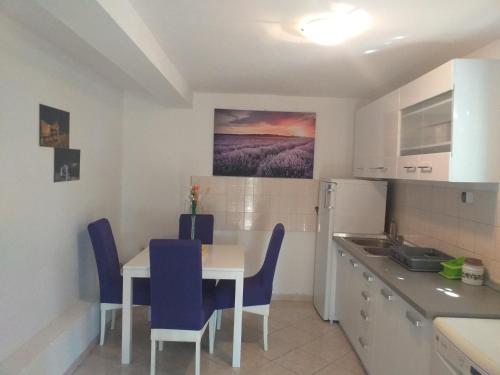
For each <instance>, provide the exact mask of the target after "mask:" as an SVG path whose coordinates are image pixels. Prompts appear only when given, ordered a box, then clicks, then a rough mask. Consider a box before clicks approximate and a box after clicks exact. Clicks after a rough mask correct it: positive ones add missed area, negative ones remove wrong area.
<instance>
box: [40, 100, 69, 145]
mask: <svg viewBox="0 0 500 375" xmlns="http://www.w3.org/2000/svg"><path fill="white" fill-rule="evenodd" d="M39 138H40V146H43V147H53V148H69V112H66V111H62V110H60V109H57V108H53V107H49V106H46V105H43V104H40V125H39Z"/></svg>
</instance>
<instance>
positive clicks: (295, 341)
mask: <svg viewBox="0 0 500 375" xmlns="http://www.w3.org/2000/svg"><path fill="white" fill-rule="evenodd" d="M269 337H273V338H278V339H281V340H283V341H286V342H288V343H289V344H290V345H292V346H294V347H298V346H301V345H304V344H306V343H308V342H309V341H312V340H314V339H315V338H317V337H318V335H317V334H316V335H313V334H310V333H307V332H304V331H303V330H300V329H298V328H295V327H293V326H290V327H287V328H283V329H280V330H279V331H275V332H273V333H271V334H269Z"/></svg>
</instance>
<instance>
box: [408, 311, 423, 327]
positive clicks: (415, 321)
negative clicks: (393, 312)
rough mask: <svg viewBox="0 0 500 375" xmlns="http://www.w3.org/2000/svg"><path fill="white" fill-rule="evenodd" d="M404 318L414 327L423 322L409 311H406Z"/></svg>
mask: <svg viewBox="0 0 500 375" xmlns="http://www.w3.org/2000/svg"><path fill="white" fill-rule="evenodd" d="M406 319H408V320H409V321H410V322H411V324H413V325H414V326H415V327H422V326H423V323H422V321H421V320H420V319H418V318H416V317H415V316H414V315H413V314H412V312H411V311H407V312H406Z"/></svg>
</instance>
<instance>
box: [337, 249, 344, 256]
mask: <svg viewBox="0 0 500 375" xmlns="http://www.w3.org/2000/svg"><path fill="white" fill-rule="evenodd" d="M337 252H338V253H339V255H340V256H341V257H345V253H344V252H343V251H342V250H337Z"/></svg>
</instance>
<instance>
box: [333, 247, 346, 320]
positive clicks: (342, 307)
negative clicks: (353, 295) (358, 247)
mask: <svg viewBox="0 0 500 375" xmlns="http://www.w3.org/2000/svg"><path fill="white" fill-rule="evenodd" d="M348 262H349V261H348V258H347V253H346V252H345V251H344V250H342V249H341V248H339V249H338V250H337V274H336V286H335V287H336V290H337V292H336V293H335V313H336V315H337V319H338V321H339V322H340V324H341V325H342V326H344V322H345V318H346V315H347V313H346V310H347V303H348V302H347V298H348V297H347V295H348V294H347V285H348V284H347V283H346V279H347V271H348V269H347V267H348Z"/></svg>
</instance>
